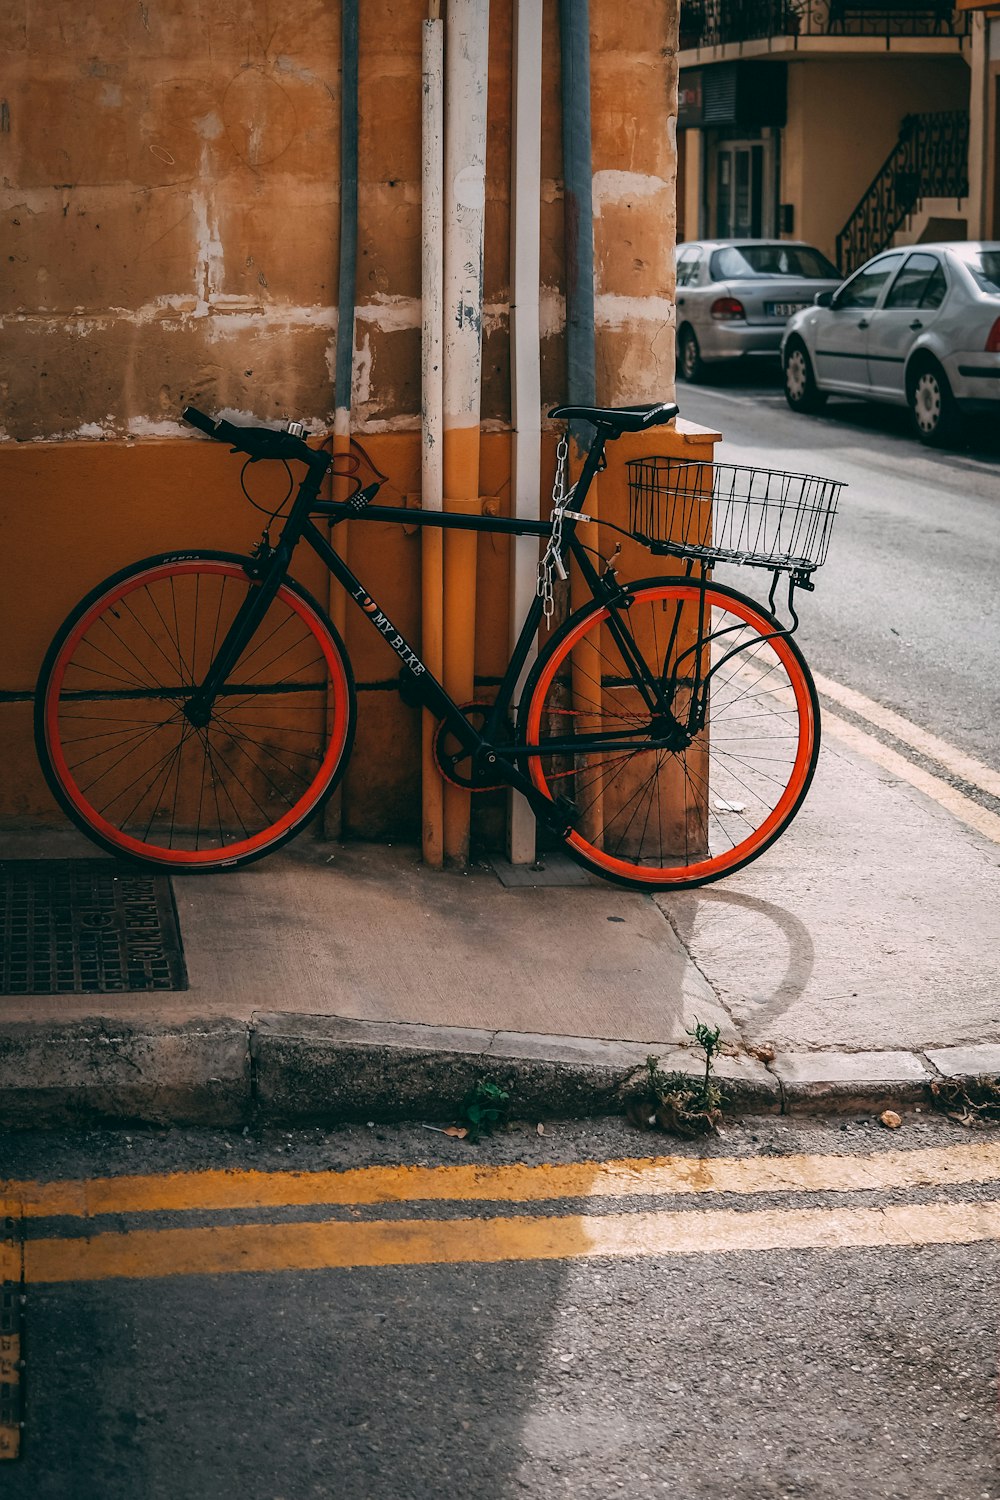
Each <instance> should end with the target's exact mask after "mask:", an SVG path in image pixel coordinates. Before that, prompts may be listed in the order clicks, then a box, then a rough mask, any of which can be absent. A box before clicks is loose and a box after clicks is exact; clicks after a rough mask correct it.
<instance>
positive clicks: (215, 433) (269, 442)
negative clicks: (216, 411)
mask: <svg viewBox="0 0 1000 1500" xmlns="http://www.w3.org/2000/svg"><path fill="white" fill-rule="evenodd" d="M181 415H182V417H183V418H184V421H185V422H189V423H190V425H191V426H192V427H197V428H198V430H199V431H200V432H204V433H207V434H208V436H209V437H210V438H215V440H216V441H217V442H219V443H228V444H229V445H230V447H231V448H232V450H233V452H234V453H246V454H247V455H248V456H249V457H250V458H251V459H258V458H278V459H286V460H287V459H297V460H298V461H299V462H300V463H304V464H308V465H309V466H310V468H319V467H320V466H321V465H322V467H323V468H324V469H326V468H327V467H328V466H329V463H330V458H329V455H328V454H326V453H323V452H321V451H319V450H317V449H316V448H310V447H309V445H308V443H304V442H303V441H302V439H301V438H299V437H296V436H295V435H294V434H293V433H291V432H276V431H275V430H274V428H273V427H242V426H238V425H237V424H236V423H234V422H226V421H224V420H223V419H222V418H221V417H220V418H219V419H218V420H216V419H215V418H213V417H210V416H207V415H206V413H205V412H203V411H199V410H198V408H197V407H196V406H185V408H184V410H183V412H182V413H181Z"/></svg>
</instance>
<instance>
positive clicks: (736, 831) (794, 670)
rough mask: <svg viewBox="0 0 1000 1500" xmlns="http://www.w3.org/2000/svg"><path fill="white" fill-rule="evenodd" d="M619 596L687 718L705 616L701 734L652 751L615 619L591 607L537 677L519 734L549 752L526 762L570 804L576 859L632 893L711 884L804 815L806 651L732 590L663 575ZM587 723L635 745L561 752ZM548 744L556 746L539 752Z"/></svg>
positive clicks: (542, 787)
mask: <svg viewBox="0 0 1000 1500" xmlns="http://www.w3.org/2000/svg"><path fill="white" fill-rule="evenodd" d="M626 597H627V598H628V599H629V600H630V601H631V602H630V603H629V604H628V605H627V606H626V607H625V608H624V610H623V614H624V617H625V619H626V620H627V621H628V625H629V631H630V634H631V635H632V637H633V638H634V639H635V641H636V644H637V645H638V646H639V647H640V650H641V652H642V657H643V660H644V661H645V663H646V665H647V667H649V666H650V665H652V664H655V666H656V671H657V676H658V678H659V676H660V674H662V681H663V683H664V685H665V688H666V696H667V698H668V701H669V703H670V706H671V710H672V712H673V713H674V714H675V715H676V716H677V717H678V718H679V719H680V720H681V721H682V722H687V720H686V717H685V716H686V715H687V714H688V712H689V710H690V708H691V700H692V687H691V680H690V676H687V675H685V674H688V673H691V672H692V669H693V667H694V660H695V656H696V655H697V649H696V647H695V646H692V645H691V641H692V638H693V639H694V640H695V641H697V619H698V616H699V614H700V615H701V617H702V618H703V619H708V620H710V621H711V625H712V628H711V633H710V635H709V636H707V637H705V638H704V639H703V647H702V650H703V655H702V658H701V664H702V665H701V670H702V672H705V671H706V670H710V678H709V704H708V710H707V727H705V728H703V729H701V730H700V731H699V732H698V733H697V734H695V735H694V737H693V738H692V739H691V740H690V743H689V744H688V745H687V746H685V747H683V748H668V747H667V746H666V744H665V739H664V737H665V735H666V733H667V731H665V730H663V729H662V728H661V729H660V730H659V731H658V733H659V736H660V739H659V741H658V742H657V743H655V744H654V743H653V739H654V727H653V717H652V715H651V713H650V711H649V709H648V707H647V706H646V705H645V704H644V703H643V702H642V699H641V690H640V688H639V687H638V685H637V673H636V670H635V667H634V666H633V665H631V664H629V663H628V662H627V661H626V659H625V655H624V653H623V651H622V649H621V647H620V645H619V644H618V643H617V642H616V641H615V639H614V638H613V636H612V633H611V631H610V630H609V629H608V627H607V624H606V622H607V620H608V617H609V613H610V606H609V604H607V603H593V604H588V605H586V606H585V607H584V608H583V609H581V610H579V611H577V613H576V614H574V615H572V616H571V617H570V619H568V620H567V621H566V623H565V624H564V625H563V627H562V628H561V629H560V630H559V631H558V632H557V634H556V635H554V636H553V638H552V640H551V642H550V643H549V644H548V646H547V647H546V648H545V649H544V650H543V651H542V652H541V654H540V655H539V657H538V660H537V662H536V663H535V666H534V668H533V669H532V672H531V674H530V676H529V678H528V681H527V683H526V685H525V691H524V694H523V696H522V699H521V708H520V713H519V720H518V723H519V730H520V740H521V743H522V744H523V745H526V746H528V747H529V748H530V749H536V750H538V751H541V752H542V753H540V754H538V753H536V754H527V755H525V756H524V762H525V764H526V766H527V769H528V774H529V775H530V777H531V779H532V781H533V782H534V784H535V786H536V787H537V788H538V790H539V791H541V792H542V793H543V794H544V795H545V796H547V797H549V798H551V799H554V798H555V797H556V796H557V795H560V794H561V795H563V796H566V797H568V798H569V800H570V802H571V803H572V804H573V805H574V807H575V809H576V814H575V816H574V818H573V821H572V826H571V828H570V830H569V832H568V833H567V834H566V835H565V843H566V848H567V851H568V852H569V853H570V854H571V855H572V856H573V857H574V858H575V859H576V860H578V861H579V862H580V863H581V864H583V865H585V866H587V867H588V868H589V869H591V870H593V871H595V872H596V873H597V874H599V875H601V876H602V877H603V878H604V879H606V880H611V881H613V882H615V883H617V884H620V885H626V886H629V887H632V888H637V889H644V890H680V889H684V888H686V887H690V886H698V885H705V884H708V883H709V882H710V881H713V880H719V879H721V878H722V877H723V876H725V875H730V874H732V873H733V872H734V871H736V870H739V869H742V868H743V867H744V866H745V865H747V864H749V863H750V861H751V860H754V859H756V858H757V857H758V856H759V855H761V854H763V853H764V851H765V850H766V849H767V848H769V847H770V845H771V844H773V843H774V841H775V839H777V838H778V837H779V836H780V835H781V834H782V833H783V832H784V830H785V829H786V828H787V827H788V824H789V823H790V822H791V820H792V818H793V817H794V816H795V814H796V813H797V812H798V810H799V808H800V807H801V805H802V802H803V799H804V798H805V795H806V793H807V791H808V790H809V784H810V782H811V781H812V777H813V773H814V771H815V769H816V761H817V758H818V755H819V740H820V727H819V701H818V698H817V695H816V688H815V685H814V684H813V680H812V676H811V674H810V672H809V668H808V667H807V665H806V662H805V659H804V658H803V656H802V653H801V651H800V650H799V648H798V646H797V644H796V643H795V642H794V641H793V640H792V639H791V637H790V636H788V635H787V634H783V633H782V634H775V632H780V631H781V630H782V627H781V626H780V624H779V622H778V621H777V620H776V619H775V618H774V616H773V615H771V614H769V613H768V611H767V610H766V609H765V608H763V607H762V606H761V605H759V604H757V603H756V602H755V601H754V600H752V599H749V598H747V597H746V596H745V595H743V594H740V593H738V592H737V591H736V590H735V589H730V588H728V587H726V586H725V585H723V584H715V583H702V582H700V581H696V580H686V579H680V578H655V579H643V580H641V581H640V582H637V583H635V584H631V585H629V586H628V588H627V589H623V590H622V592H621V594H619V596H618V598H619V599H624V598H626ZM675 618H676V627H675V626H674V619H675ZM693 633H694V634H693ZM671 642H672V643H673V644H671ZM729 652H732V653H733V654H732V655H731V656H730V655H728V653H729ZM658 653H659V656H658ZM671 653H673V656H672V657H671ZM659 657H662V660H660V659H659ZM671 663H672V665H671ZM574 682H575V687H574ZM584 721H586V722H584ZM581 726H582V734H583V735H586V734H593V733H601V732H603V733H609V732H613V733H615V735H616V739H617V740H618V741H619V742H626V743H624V744H622V745H621V747H620V748H611V749H609V750H602V749H601V748H600V747H596V748H595V747H594V746H591V747H590V748H589V749H588V748H587V746H586V744H585V743H584V746H583V748H581V749H575V748H572V747H567V746H566V740H567V738H570V739H573V738H576V737H577V736H578V735H579V734H580V733H581ZM633 736H634V739H633ZM546 738H548V739H549V740H550V741H551V742H552V743H553V745H556V744H557V743H558V742H561V743H562V745H563V747H564V748H563V751H562V752H560V753H552V754H549V755H546V754H545V753H544V748H545V740H546Z"/></svg>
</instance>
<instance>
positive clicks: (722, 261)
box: [712, 245, 840, 281]
mask: <svg viewBox="0 0 1000 1500" xmlns="http://www.w3.org/2000/svg"><path fill="white" fill-rule="evenodd" d="M747 276H804V277H806V278H807V279H812V280H822V281H838V280H839V279H840V277H839V272H838V271H837V270H836V268H835V267H834V266H831V264H830V262H829V261H828V260H827V258H826V256H825V255H821V254H820V252H819V251H818V250H814V249H813V248H812V246H811V245H728V246H727V247H726V249H725V250H716V252H715V254H714V255H713V256H712V280H713V281H738V280H740V279H742V278H743V277H747Z"/></svg>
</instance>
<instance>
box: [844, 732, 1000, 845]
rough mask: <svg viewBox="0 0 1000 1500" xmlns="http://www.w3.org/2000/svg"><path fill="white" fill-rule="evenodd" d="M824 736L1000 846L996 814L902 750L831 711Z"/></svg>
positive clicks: (999, 832)
mask: <svg viewBox="0 0 1000 1500" xmlns="http://www.w3.org/2000/svg"><path fill="white" fill-rule="evenodd" d="M823 732H824V734H829V735H831V736H832V737H833V738H834V739H837V740H839V741H840V742H841V744H843V745H847V746H848V747H849V748H850V749H852V750H855V751H857V752H858V754H859V755H864V756H865V757H866V758H867V759H868V760H872V761H874V762H875V764H876V765H878V766H882V767H883V769H884V770H886V771H891V772H892V774H893V775H894V776H898V777H899V779H900V781H905V782H908V783H909V785H910V786H912V787H916V789H917V791H918V792H923V794H924V796H925V797H930V798H931V799H932V800H933V801H934V802H936V803H937V804H938V805H939V806H940V807H943V808H945V809H946V811H948V812H950V813H951V815H952V817H954V818H957V819H958V821H959V822H960V823H964V824H965V825H966V827H967V828H972V829H974V830H975V832H976V833H981V834H983V835H984V837H986V838H988V839H991V840H992V842H993V843H994V844H1000V817H998V816H997V814H996V813H994V812H990V811H989V810H988V809H987V808H985V807H980V805H979V803H978V802H973V800H972V798H971V797H966V796H965V795H964V793H962V792H957V791H956V790H955V788H954V787H953V786H949V784H948V783H947V782H946V781H942V780H941V779H940V777H938V776H932V775H931V773H930V772H929V771H925V770H924V769H923V768H922V767H921V766H915V765H914V764H913V763H912V761H909V760H907V759H906V756H905V755H900V754H899V751H898V750H891V749H890V748H889V746H888V745H883V743H882V741H881V740H877V739H876V738H875V736H874V735H871V734H866V733H865V731H864V730H863V729H858V728H857V726H856V725H854V724H848V722H847V721H846V719H841V718H838V716H837V715H836V714H832V713H830V712H829V710H826V711H825V712H824V714H823Z"/></svg>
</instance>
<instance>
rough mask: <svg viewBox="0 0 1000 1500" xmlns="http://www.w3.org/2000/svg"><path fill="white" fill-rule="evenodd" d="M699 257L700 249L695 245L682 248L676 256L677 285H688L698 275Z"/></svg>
mask: <svg viewBox="0 0 1000 1500" xmlns="http://www.w3.org/2000/svg"><path fill="white" fill-rule="evenodd" d="M700 259H701V250H700V249H699V248H698V246H697V245H695V246H694V247H693V248H692V249H688V250H683V251H681V254H680V255H679V256H678V257H677V285H678V286H690V285H691V283H692V281H694V280H695V279H696V278H697V275H698V263H699V261H700Z"/></svg>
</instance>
